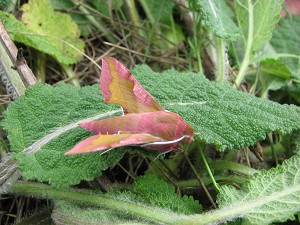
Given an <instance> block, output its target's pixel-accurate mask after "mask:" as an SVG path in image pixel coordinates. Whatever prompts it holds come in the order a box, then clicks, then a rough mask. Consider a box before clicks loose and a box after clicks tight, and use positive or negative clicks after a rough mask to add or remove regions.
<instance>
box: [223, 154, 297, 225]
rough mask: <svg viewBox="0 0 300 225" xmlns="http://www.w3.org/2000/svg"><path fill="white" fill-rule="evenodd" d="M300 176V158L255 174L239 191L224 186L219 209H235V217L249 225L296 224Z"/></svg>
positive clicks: (294, 158) (293, 158) (291, 159)
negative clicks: (288, 222) (287, 222)
mask: <svg viewBox="0 0 300 225" xmlns="http://www.w3.org/2000/svg"><path fill="white" fill-rule="evenodd" d="M299 173H300V155H297V156H294V157H292V158H290V159H288V160H285V161H284V163H283V165H282V166H278V167H277V168H273V169H270V170H268V171H262V172H260V173H257V174H255V175H254V177H253V178H251V179H250V180H249V182H248V183H247V184H246V185H244V186H242V188H241V189H240V190H237V189H235V188H234V187H232V186H222V188H221V192H220V194H219V195H218V203H219V206H220V208H221V210H222V209H226V208H231V209H232V211H233V212H234V211H235V210H234V209H236V212H235V213H236V215H235V217H243V218H244V219H246V220H248V222H249V223H250V224H262V225H263V224H270V223H272V222H285V221H287V220H295V217H294V214H296V213H298V212H299V211H300V176H299ZM238 209H240V210H238ZM238 211H240V212H238ZM237 213H239V214H237Z"/></svg>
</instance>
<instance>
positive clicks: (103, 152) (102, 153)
mask: <svg viewBox="0 0 300 225" xmlns="http://www.w3.org/2000/svg"><path fill="white" fill-rule="evenodd" d="M113 149H114V148H109V149H106V150H104V151H101V153H100V155H104V154H105V153H107V152H109V151H111V150H113Z"/></svg>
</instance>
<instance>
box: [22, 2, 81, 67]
mask: <svg viewBox="0 0 300 225" xmlns="http://www.w3.org/2000/svg"><path fill="white" fill-rule="evenodd" d="M21 10H22V11H23V14H22V22H23V23H24V24H25V25H26V26H27V27H28V28H29V29H30V30H31V31H32V32H34V33H37V34H42V35H47V36H52V37H54V38H52V39H51V38H48V40H49V41H51V44H52V46H53V47H54V48H56V49H59V51H60V54H59V55H55V57H56V58H57V60H58V61H60V62H61V63H64V64H72V63H76V62H77V61H78V59H80V56H81V53H80V52H78V51H81V52H83V51H84V50H83V48H84V42H83V41H82V40H81V39H80V38H79V36H80V31H79V29H78V26H77V24H76V23H75V22H73V21H72V19H71V17H70V16H69V15H68V14H66V13H60V12H54V9H53V8H52V6H51V5H50V4H49V3H48V1H47V0H40V1H34V0H30V1H29V2H28V4H24V5H23V6H22V7H21ZM57 39H61V40H64V41H65V42H67V43H69V44H70V45H72V46H73V47H74V48H77V49H78V50H75V49H74V48H72V47H70V46H69V45H67V44H66V43H64V42H61V41H60V40H57ZM61 56H63V57H61ZM64 56H67V57H68V58H69V60H68V61H67V60H66V61H64V59H65V57H64Z"/></svg>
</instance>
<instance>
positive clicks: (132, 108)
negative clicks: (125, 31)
mask: <svg viewBox="0 0 300 225" xmlns="http://www.w3.org/2000/svg"><path fill="white" fill-rule="evenodd" d="M100 89H101V92H102V96H103V98H104V99H105V102H106V103H108V104H118V105H120V106H121V107H122V108H123V110H124V113H125V114H126V113H141V112H154V111H162V110H164V108H163V107H162V106H160V105H159V104H158V103H157V102H156V101H155V99H154V98H153V97H152V96H151V95H150V94H149V93H148V92H147V91H146V90H145V89H144V88H143V87H142V85H141V84H140V83H139V82H138V81H137V80H136V79H135V78H134V76H133V75H132V74H131V73H130V72H129V71H128V69H127V68H126V67H125V66H124V65H123V64H122V63H121V62H119V61H118V60H116V59H115V58H113V57H104V58H103V59H102V71H101V76H100Z"/></svg>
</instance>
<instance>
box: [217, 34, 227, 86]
mask: <svg viewBox="0 0 300 225" xmlns="http://www.w3.org/2000/svg"><path fill="white" fill-rule="evenodd" d="M215 40H216V48H217V54H218V57H217V74H216V78H217V80H219V81H223V80H225V63H224V62H225V60H226V57H225V55H224V52H225V46H224V41H223V40H222V39H221V38H218V37H216V39H215Z"/></svg>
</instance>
